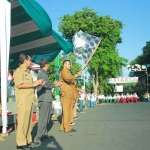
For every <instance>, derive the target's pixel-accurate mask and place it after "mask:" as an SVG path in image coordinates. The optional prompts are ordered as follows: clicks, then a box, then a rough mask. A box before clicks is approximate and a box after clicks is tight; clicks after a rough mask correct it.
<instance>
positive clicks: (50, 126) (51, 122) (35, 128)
mask: <svg viewBox="0 0 150 150" xmlns="http://www.w3.org/2000/svg"><path fill="white" fill-rule="evenodd" d="M53 122H54V121H53V120H51V121H50V122H49V124H48V126H47V132H49V131H50V130H51V128H52V127H53V124H54V123H53ZM37 127H38V123H36V124H35V125H34V126H33V129H32V132H31V135H32V140H33V141H34V139H35V137H36V134H37Z"/></svg>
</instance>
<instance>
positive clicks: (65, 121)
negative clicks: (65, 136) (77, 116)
mask: <svg viewBox="0 0 150 150" xmlns="http://www.w3.org/2000/svg"><path fill="white" fill-rule="evenodd" d="M61 102H62V122H61V125H60V130H64V131H65V132H69V131H71V130H72V127H71V126H70V123H71V121H72V120H73V118H72V117H73V99H69V98H66V97H61Z"/></svg>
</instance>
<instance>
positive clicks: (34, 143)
mask: <svg viewBox="0 0 150 150" xmlns="http://www.w3.org/2000/svg"><path fill="white" fill-rule="evenodd" d="M39 144H40V143H39V142H30V143H28V146H31V147H32V146H37V145H39Z"/></svg>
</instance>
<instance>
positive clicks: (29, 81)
mask: <svg viewBox="0 0 150 150" xmlns="http://www.w3.org/2000/svg"><path fill="white" fill-rule="evenodd" d="M24 80H25V83H32V78H31V77H30V76H28V75H26V74H25V77H24Z"/></svg>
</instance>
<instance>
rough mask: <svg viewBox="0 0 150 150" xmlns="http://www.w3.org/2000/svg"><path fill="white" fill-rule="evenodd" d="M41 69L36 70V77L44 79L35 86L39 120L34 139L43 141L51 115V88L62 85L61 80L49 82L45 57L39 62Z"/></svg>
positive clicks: (46, 134)
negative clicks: (41, 83) (42, 83)
mask: <svg viewBox="0 0 150 150" xmlns="http://www.w3.org/2000/svg"><path fill="white" fill-rule="evenodd" d="M39 65H40V68H41V70H40V71H39V72H38V79H42V80H43V81H44V83H45V84H44V85H39V86H38V87H37V96H38V101H39V102H38V106H39V120H38V130H37V137H36V141H39V142H41V141H43V140H47V139H48V132H47V125H48V123H49V121H50V117H51V115H52V101H53V99H54V98H53V96H52V88H55V87H56V86H57V87H60V86H62V83H61V82H54V84H52V83H50V82H49V79H48V72H47V71H48V69H49V63H48V61H47V60H45V59H41V60H40V62H39Z"/></svg>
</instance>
